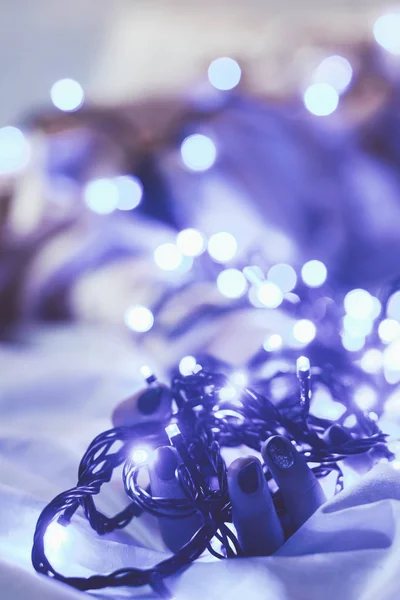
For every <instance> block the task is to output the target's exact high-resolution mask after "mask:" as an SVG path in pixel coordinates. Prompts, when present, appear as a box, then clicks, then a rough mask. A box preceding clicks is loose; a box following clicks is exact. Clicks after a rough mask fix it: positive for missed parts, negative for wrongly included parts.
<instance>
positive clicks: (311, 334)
mask: <svg viewBox="0 0 400 600" xmlns="http://www.w3.org/2000/svg"><path fill="white" fill-rule="evenodd" d="M316 333H317V329H316V327H315V325H314V323H313V322H312V321H309V320H308V319H300V321H297V323H295V324H294V326H293V336H294V337H295V339H296V340H297V341H298V342H301V343H302V344H309V343H310V342H312V341H313V339H314V338H315V336H316Z"/></svg>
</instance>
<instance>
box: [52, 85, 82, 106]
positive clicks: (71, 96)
mask: <svg viewBox="0 0 400 600" xmlns="http://www.w3.org/2000/svg"><path fill="white" fill-rule="evenodd" d="M50 95H51V100H52V102H53V104H54V106H56V107H57V108H59V109H60V110H63V111H65V112H72V111H74V110H78V108H80V107H81V106H82V104H83V101H84V93H83V89H82V87H81V86H80V85H79V83H78V82H77V81H75V80H74V79H60V80H59V81H56V82H55V83H54V84H53V85H52V88H51V90H50Z"/></svg>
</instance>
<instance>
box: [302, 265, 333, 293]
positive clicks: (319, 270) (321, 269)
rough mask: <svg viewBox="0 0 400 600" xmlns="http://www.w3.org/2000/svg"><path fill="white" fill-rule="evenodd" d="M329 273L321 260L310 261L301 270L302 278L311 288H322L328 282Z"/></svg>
mask: <svg viewBox="0 0 400 600" xmlns="http://www.w3.org/2000/svg"><path fill="white" fill-rule="evenodd" d="M327 276H328V271H327V268H326V266H325V265H324V263H323V262H321V261H320V260H309V261H308V262H306V263H305V264H304V265H303V267H302V269H301V278H302V279H303V281H304V283H305V284H306V285H308V287H311V288H317V287H321V285H323V284H324V283H325V281H326V278H327Z"/></svg>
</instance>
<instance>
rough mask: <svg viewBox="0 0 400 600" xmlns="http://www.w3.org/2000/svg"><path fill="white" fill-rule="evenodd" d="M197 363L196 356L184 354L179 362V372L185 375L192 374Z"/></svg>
mask: <svg viewBox="0 0 400 600" xmlns="http://www.w3.org/2000/svg"><path fill="white" fill-rule="evenodd" d="M196 365H197V361H196V359H195V357H194V356H184V357H183V358H182V359H181V360H180V362H179V372H180V374H181V375H183V376H184V377H186V376H187V375H192V374H193V373H194V370H195V368H196Z"/></svg>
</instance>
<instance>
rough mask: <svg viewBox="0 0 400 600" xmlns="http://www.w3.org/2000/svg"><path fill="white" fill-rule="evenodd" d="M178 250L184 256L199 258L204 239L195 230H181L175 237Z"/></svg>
mask: <svg viewBox="0 0 400 600" xmlns="http://www.w3.org/2000/svg"><path fill="white" fill-rule="evenodd" d="M176 245H177V247H178V250H180V251H181V252H182V254H184V255H185V256H199V255H200V254H201V253H202V252H204V250H205V241H204V237H203V236H202V235H201V233H200V231H197V229H190V228H189V229H183V231H180V232H179V233H178V235H177V236H176Z"/></svg>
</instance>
